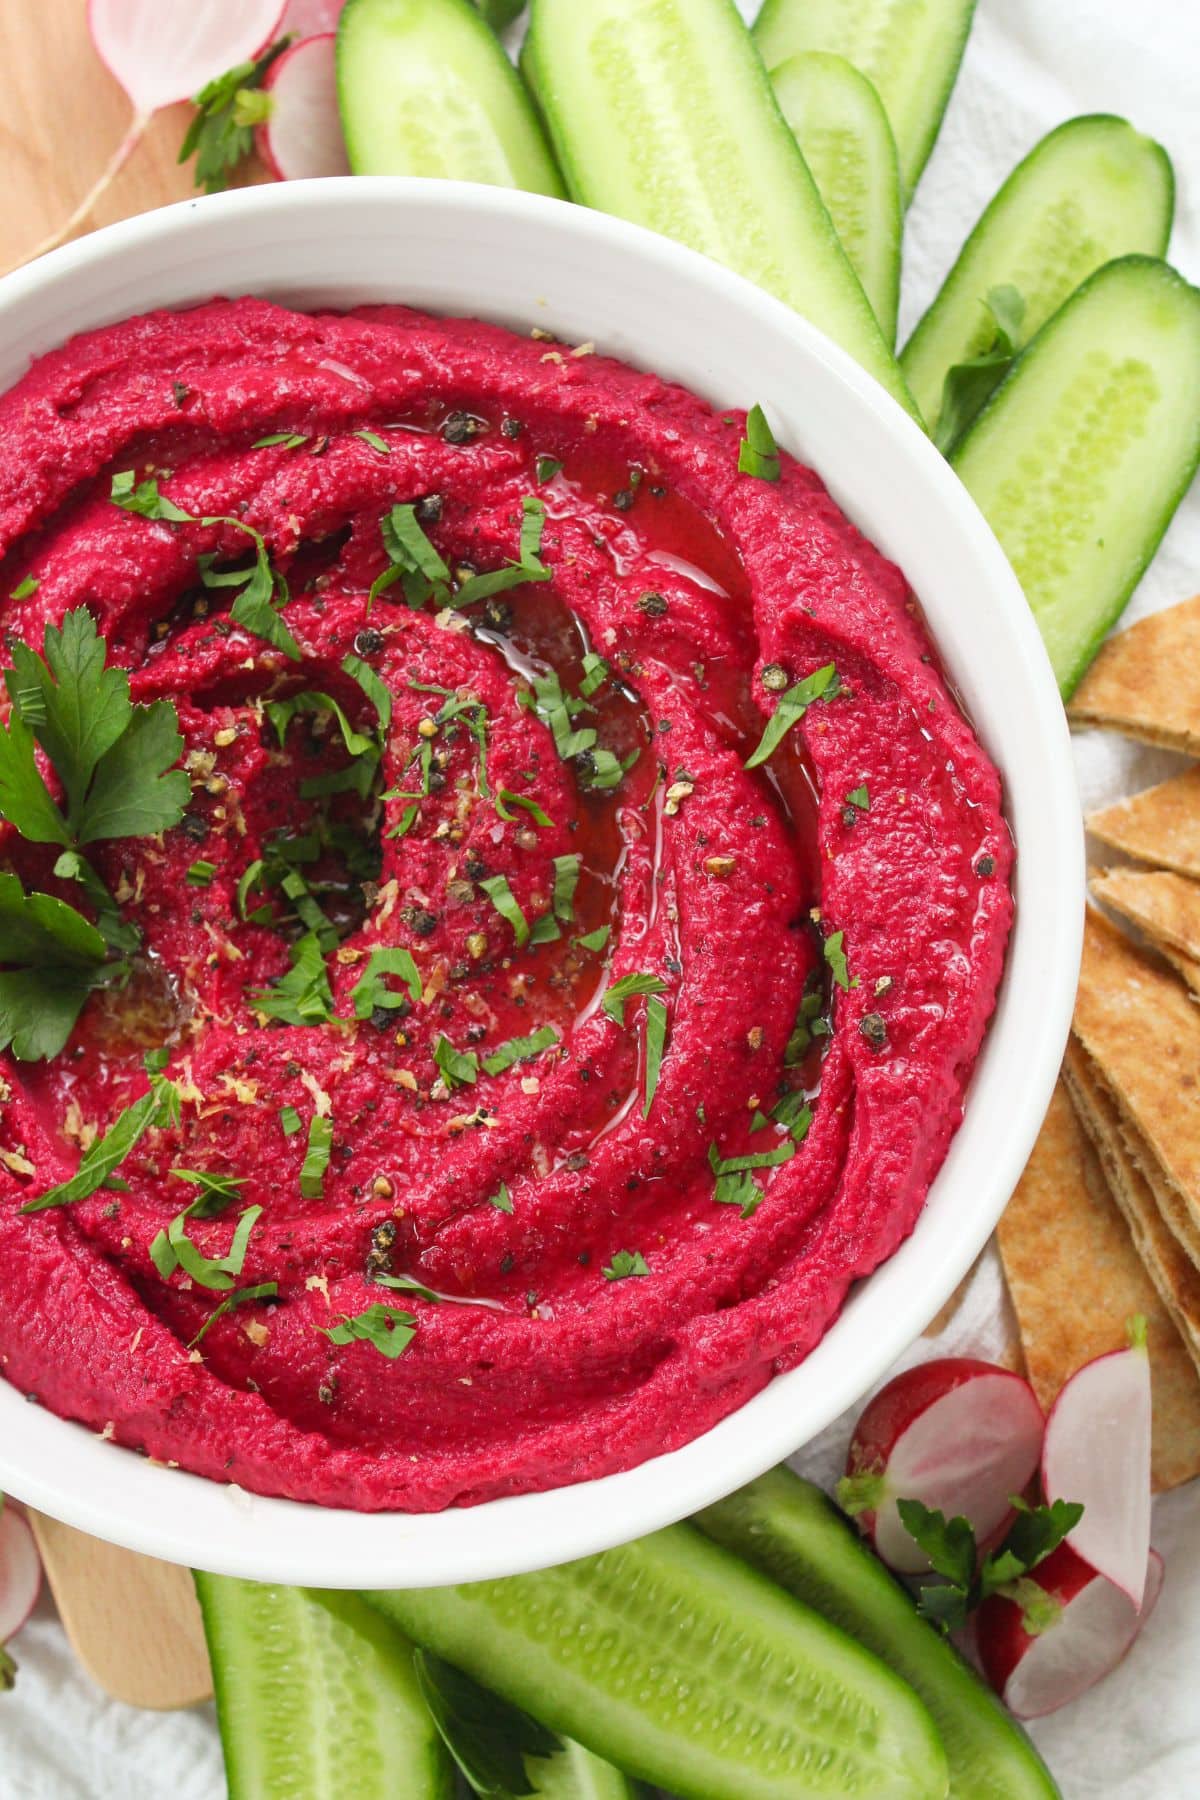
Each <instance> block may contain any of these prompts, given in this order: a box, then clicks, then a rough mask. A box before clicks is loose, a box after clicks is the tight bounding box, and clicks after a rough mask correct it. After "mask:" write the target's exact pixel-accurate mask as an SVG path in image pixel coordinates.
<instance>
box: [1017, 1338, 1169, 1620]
mask: <svg viewBox="0 0 1200 1800" xmlns="http://www.w3.org/2000/svg"><path fill="white" fill-rule="evenodd" d="M1131 1340H1132V1341H1131V1343H1130V1346H1129V1348H1128V1349H1127V1350H1114V1351H1112V1352H1111V1353H1110V1354H1109V1355H1108V1356H1098V1357H1097V1358H1096V1359H1095V1361H1094V1362H1090V1363H1085V1364H1084V1366H1083V1368H1082V1369H1078V1370H1077V1371H1076V1372H1075V1374H1074V1375H1072V1377H1071V1379H1070V1380H1069V1381H1068V1382H1067V1384H1066V1386H1065V1387H1064V1388H1063V1390H1062V1392H1061V1393H1060V1394H1059V1396H1058V1399H1057V1400H1056V1401H1055V1402H1054V1405H1053V1406H1052V1407H1051V1409H1050V1417H1049V1419H1048V1420H1047V1421H1046V1438H1045V1442H1044V1444H1043V1446H1042V1489H1043V1492H1044V1493H1045V1496H1046V1499H1047V1500H1049V1501H1054V1500H1078V1501H1081V1502H1082V1504H1083V1517H1082V1519H1080V1521H1079V1523H1078V1525H1076V1527H1075V1529H1074V1530H1073V1531H1072V1532H1071V1533H1070V1535H1069V1537H1068V1539H1067V1542H1068V1543H1069V1544H1070V1546H1071V1548H1072V1550H1074V1551H1075V1553H1076V1555H1077V1556H1081V1557H1082V1558H1083V1560H1084V1561H1085V1562H1086V1563H1090V1564H1091V1566H1092V1568H1093V1569H1095V1570H1096V1571H1097V1573H1098V1574H1101V1575H1107V1577H1108V1579H1109V1580H1110V1581H1113V1582H1115V1583H1116V1585H1117V1586H1118V1587H1119V1588H1121V1589H1122V1590H1123V1592H1124V1593H1126V1594H1127V1595H1128V1596H1129V1598H1130V1600H1131V1601H1132V1602H1133V1605H1134V1606H1135V1607H1137V1606H1140V1605H1141V1602H1142V1586H1143V1583H1144V1582H1145V1579H1146V1556H1147V1553H1148V1551H1149V1549H1150V1359H1149V1357H1148V1355H1147V1354H1146V1331H1145V1321H1144V1320H1142V1321H1140V1322H1139V1321H1134V1323H1133V1325H1132V1327H1131Z"/></svg>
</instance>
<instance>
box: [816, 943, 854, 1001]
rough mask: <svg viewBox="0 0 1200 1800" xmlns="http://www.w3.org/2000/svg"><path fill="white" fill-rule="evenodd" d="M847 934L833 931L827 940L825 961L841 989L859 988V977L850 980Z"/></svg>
mask: <svg viewBox="0 0 1200 1800" xmlns="http://www.w3.org/2000/svg"><path fill="white" fill-rule="evenodd" d="M845 940H846V934H845V932H844V931H831V932H830V934H829V936H828V937H827V938H826V939H825V943H824V946H823V948H824V952H825V961H826V962H827V963H828V964H829V971H830V974H831V975H832V976H833V979H834V981H835V982H836V983H837V985H838V986H839V987H840V988H845V989H849V988H852V987H857V986H858V977H857V976H855V978H854V980H853V981H852V980H851V979H850V967H849V964H848V963H847V961H846V951H845Z"/></svg>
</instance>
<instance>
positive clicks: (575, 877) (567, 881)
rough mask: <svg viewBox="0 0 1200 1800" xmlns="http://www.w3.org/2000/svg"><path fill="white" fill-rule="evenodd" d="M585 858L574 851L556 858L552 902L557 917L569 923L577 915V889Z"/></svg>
mask: <svg viewBox="0 0 1200 1800" xmlns="http://www.w3.org/2000/svg"><path fill="white" fill-rule="evenodd" d="M582 864H583V858H582V857H581V856H580V855H579V854H578V852H574V853H573V854H571V855H570V856H556V857H555V858H554V898H553V902H552V907H553V912H554V916H555V918H556V919H562V920H563V922H564V923H566V924H569V923H570V922H571V920H572V919H573V918H574V917H575V889H576V887H577V886H578V885H579V871H580V868H581V867H582Z"/></svg>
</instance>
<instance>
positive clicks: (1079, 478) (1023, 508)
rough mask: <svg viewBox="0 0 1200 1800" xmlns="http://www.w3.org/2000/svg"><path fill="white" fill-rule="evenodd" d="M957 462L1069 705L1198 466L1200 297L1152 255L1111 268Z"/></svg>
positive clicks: (1080, 294) (1039, 349) (1024, 364)
mask: <svg viewBox="0 0 1200 1800" xmlns="http://www.w3.org/2000/svg"><path fill="white" fill-rule="evenodd" d="M951 461H952V462H953V464H954V467H955V468H956V469H957V471H958V473H959V475H960V476H961V477H962V480H963V482H964V483H965V484H966V486H967V488H968V489H969V490H970V492H971V494H972V495H973V496H974V498H975V501H976V503H977V504H978V506H979V508H980V510H981V511H982V512H983V514H984V517H985V518H986V519H987V521H988V523H989V524H990V525H991V527H992V530H993V531H994V532H995V533H996V536H997V537H998V538H999V540H1000V542H1001V544H1002V545H1003V547H1004V550H1005V553H1006V554H1007V556H1008V560H1009V561H1010V562H1011V564H1012V566H1013V568H1014V569H1015V571H1016V574H1017V579H1018V580H1019V581H1020V583H1021V586H1022V587H1023V588H1024V590H1025V598H1026V599H1027V600H1028V602H1029V604H1030V606H1031V607H1032V609H1033V615H1034V618H1035V619H1036V620H1037V622H1038V625H1039V627H1040V629H1041V633H1042V637H1043V638H1044V639H1045V643H1046V648H1047V650H1048V651H1049V652H1050V661H1051V663H1052V664H1053V666H1054V673H1055V674H1056V675H1057V677H1058V683H1059V687H1060V689H1061V690H1062V694H1063V697H1064V699H1067V698H1069V697H1070V695H1071V693H1072V692H1073V690H1074V688H1075V685H1076V683H1077V682H1078V680H1079V678H1080V676H1081V675H1082V674H1083V671H1084V670H1085V669H1086V668H1087V665H1088V663H1089V662H1090V661H1091V659H1092V657H1093V656H1094V655H1095V653H1096V650H1097V649H1098V647H1099V645H1100V640H1101V639H1102V638H1103V636H1104V634H1105V632H1106V631H1107V630H1108V628H1109V626H1110V625H1111V624H1112V623H1113V621H1114V620H1115V619H1116V618H1117V616H1118V614H1119V613H1120V611H1121V609H1122V607H1123V606H1124V605H1125V602H1126V601H1127V600H1128V598H1129V596H1130V594H1131V593H1132V592H1133V589H1134V587H1135V586H1136V584H1137V581H1138V578H1139V576H1140V575H1141V574H1142V571H1143V570H1144V569H1145V567H1146V565H1147V563H1148V562H1149V561H1150V558H1151V557H1152V556H1153V554H1154V552H1155V550H1156V549H1157V547H1158V542H1159V539H1160V538H1161V537H1162V535H1163V532H1164V531H1165V530H1166V528H1167V525H1168V524H1169V523H1170V520H1171V515H1172V514H1173V513H1174V511H1175V508H1176V507H1177V506H1178V505H1179V502H1180V500H1182V498H1183V496H1184V493H1185V492H1186V490H1187V487H1188V484H1189V483H1190V481H1191V479H1192V476H1193V475H1194V474H1195V471H1196V466H1197V463H1198V461H1200V292H1198V291H1197V290H1196V289H1195V288H1193V287H1190V286H1189V285H1188V283H1187V282H1186V281H1185V280H1184V279H1183V277H1182V276H1181V275H1178V274H1176V272H1175V270H1174V269H1172V268H1171V267H1170V266H1169V265H1168V264H1167V263H1164V262H1159V261H1157V260H1156V259H1155V258H1153V257H1148V256H1126V257H1121V258H1120V259H1119V260H1118V261H1116V262H1111V263H1107V264H1106V265H1105V267H1104V268H1102V269H1099V270H1097V272H1096V273H1095V274H1094V275H1092V276H1090V277H1089V278H1088V280H1087V281H1085V282H1084V284H1083V286H1082V287H1081V288H1079V289H1078V290H1077V291H1076V293H1075V294H1073V295H1072V297H1071V299H1070V300H1068V301H1067V303H1066V305H1065V306H1063V307H1061V308H1060V309H1059V311H1058V312H1056V313H1055V314H1054V316H1053V318H1052V319H1051V320H1050V322H1049V324H1047V325H1043V327H1042V329H1041V331H1040V332H1039V333H1038V335H1037V336H1036V337H1035V338H1034V340H1033V342H1032V343H1031V344H1030V345H1029V346H1028V348H1027V349H1026V350H1024V351H1023V352H1022V354H1021V355H1020V356H1019V357H1018V358H1017V361H1016V363H1015V364H1014V365H1013V369H1012V372H1011V374H1010V375H1009V376H1008V377H1007V379H1006V380H1005V382H1004V384H1003V386H1002V387H1000V388H998V389H997V391H996V393H995V394H994V395H993V396H992V398H991V400H989V402H988V404H987V405H986V406H985V408H984V410H983V411H982V412H981V413H980V415H979V417H978V418H977V419H976V420H975V423H974V424H973V425H972V426H971V428H970V430H969V431H968V432H967V433H966V435H965V436H964V437H963V438H962V439H961V440H960V441H959V443H958V445H957V447H956V449H955V450H954V453H953V455H952V457H951Z"/></svg>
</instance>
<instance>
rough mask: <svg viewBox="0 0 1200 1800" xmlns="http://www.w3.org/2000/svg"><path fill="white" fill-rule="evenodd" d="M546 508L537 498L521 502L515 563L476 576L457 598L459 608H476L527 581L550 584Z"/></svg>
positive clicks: (457, 594)
mask: <svg viewBox="0 0 1200 1800" xmlns="http://www.w3.org/2000/svg"><path fill="white" fill-rule="evenodd" d="M545 523H546V508H545V505H544V503H543V502H542V501H541V500H539V499H538V498H537V497H536V495H533V494H526V496H525V498H524V499H523V500H522V502H521V537H520V543H519V545H518V550H517V557H518V560H517V561H516V562H515V563H509V564H508V565H507V567H505V568H503V569H492V570H490V571H489V572H488V573H487V574H486V575H472V576H470V577H469V579H468V580H466V581H464V582H463V584H462V586H461V587H460V588H459V590H458V592H457V593H456V594H455V596H454V604H455V606H473V605H474V604H475V603H476V601H479V600H486V599H488V597H489V596H490V595H492V594H500V593H503V592H504V591H505V589H507V588H512V587H521V586H522V585H523V584H524V583H525V582H527V581H549V580H550V576H551V571H550V570H549V569H548V568H547V567H546V565H545V563H544V562H543V561H542V557H541V549H542V531H543V528H544V527H545Z"/></svg>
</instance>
